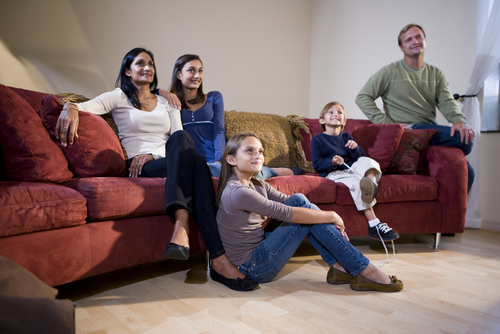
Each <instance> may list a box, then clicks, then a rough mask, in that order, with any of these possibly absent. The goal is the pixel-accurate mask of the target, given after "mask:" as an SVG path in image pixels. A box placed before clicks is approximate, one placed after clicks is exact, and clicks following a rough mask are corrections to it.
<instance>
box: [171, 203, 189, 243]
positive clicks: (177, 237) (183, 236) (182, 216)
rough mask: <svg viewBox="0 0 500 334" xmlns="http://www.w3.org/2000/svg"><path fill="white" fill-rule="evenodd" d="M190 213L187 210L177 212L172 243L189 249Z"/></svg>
mask: <svg viewBox="0 0 500 334" xmlns="http://www.w3.org/2000/svg"><path fill="white" fill-rule="evenodd" d="M188 219H189V213H188V211H187V210H186V209H178V210H177V211H175V227H174V233H173V234H172V239H171V240H170V242H173V243H174V244H177V245H180V246H184V247H187V248H189V223H188Z"/></svg>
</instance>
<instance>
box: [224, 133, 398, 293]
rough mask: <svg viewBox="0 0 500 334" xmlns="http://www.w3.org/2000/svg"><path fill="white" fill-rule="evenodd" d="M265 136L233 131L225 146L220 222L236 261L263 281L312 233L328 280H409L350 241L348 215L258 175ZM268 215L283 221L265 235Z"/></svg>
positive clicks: (370, 285)
mask: <svg viewBox="0 0 500 334" xmlns="http://www.w3.org/2000/svg"><path fill="white" fill-rule="evenodd" d="M263 153H264V152H263V148H262V144H261V142H260V140H259V139H258V138H257V136H255V135H254V134H252V133H241V134H237V135H234V136H232V137H231V138H230V139H229V141H228V143H227V145H226V148H225V150H224V154H223V161H222V170H221V176H220V179H219V186H218V189H217V200H216V205H217V206H218V209H219V210H218V212H217V224H218V227H219V233H220V236H221V239H222V243H223V245H224V249H225V250H226V254H227V256H228V257H229V259H230V261H231V262H232V263H233V264H234V265H235V266H236V267H238V269H239V270H240V271H241V272H242V273H244V274H246V275H249V276H250V277H252V278H253V279H254V280H255V281H257V282H259V283H263V282H268V281H271V280H272V279H273V278H274V277H276V276H277V275H278V273H279V272H280V270H281V269H282V268H283V267H284V266H285V264H286V263H287V262H288V260H289V259H290V258H291V257H292V255H293V254H294V253H295V250H296V249H297V248H298V247H299V245H300V243H301V242H302V241H303V240H304V238H305V237H308V238H309V240H310V242H311V244H312V245H313V246H314V247H315V248H316V249H317V250H318V252H319V254H320V255H321V257H322V258H323V260H325V262H326V263H327V264H328V266H329V267H330V269H329V271H328V274H327V282H328V283H330V284H350V286H351V289H353V290H374V291H384V292H395V291H400V290H402V289H403V282H401V281H400V280H398V279H397V278H396V277H395V276H386V275H385V274H384V273H383V272H382V271H380V270H379V269H378V268H377V267H375V266H374V265H373V264H371V263H370V262H369V260H368V259H367V258H366V257H365V256H363V254H361V252H359V251H358V250H357V249H356V248H354V247H353V246H352V245H351V244H350V243H349V238H348V237H347V234H346V233H345V230H344V222H343V221H342V218H340V216H339V215H338V214H337V213H336V212H333V211H321V210H319V208H318V207H317V206H316V205H314V204H311V203H310V202H309V201H308V200H307V198H306V197H305V196H304V195H302V194H295V195H292V196H287V195H285V194H282V193H281V192H279V191H277V190H275V189H274V188H272V187H271V186H270V185H269V184H268V183H267V182H265V181H263V180H259V179H257V178H254V177H253V176H254V175H255V174H257V173H258V172H259V171H260V170H261V168H262V163H263V162H264V156H263ZM267 216H269V217H272V218H275V219H278V220H280V221H282V222H283V223H281V224H280V225H279V226H278V227H277V228H276V229H275V230H274V231H273V232H272V233H270V234H268V236H265V234H264V230H263V228H262V223H263V222H264V220H266V218H267Z"/></svg>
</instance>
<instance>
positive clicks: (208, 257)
mask: <svg viewBox="0 0 500 334" xmlns="http://www.w3.org/2000/svg"><path fill="white" fill-rule="evenodd" d="M206 256H207V271H210V253H209V252H208V251H207V252H206Z"/></svg>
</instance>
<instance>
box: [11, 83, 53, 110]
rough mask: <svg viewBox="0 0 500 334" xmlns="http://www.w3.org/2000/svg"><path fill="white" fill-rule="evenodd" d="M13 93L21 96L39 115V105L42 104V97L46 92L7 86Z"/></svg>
mask: <svg viewBox="0 0 500 334" xmlns="http://www.w3.org/2000/svg"><path fill="white" fill-rule="evenodd" d="M9 88H10V89H11V90H12V91H13V92H14V93H16V94H18V95H19V96H20V97H22V98H23V99H24V100H25V101H26V102H27V103H28V104H29V105H30V107H31V108H33V110H34V111H35V112H36V113H37V114H38V115H40V107H41V105H42V99H43V97H44V96H46V95H47V93H41V92H35V91H32V90H28V89H22V88H16V87H9Z"/></svg>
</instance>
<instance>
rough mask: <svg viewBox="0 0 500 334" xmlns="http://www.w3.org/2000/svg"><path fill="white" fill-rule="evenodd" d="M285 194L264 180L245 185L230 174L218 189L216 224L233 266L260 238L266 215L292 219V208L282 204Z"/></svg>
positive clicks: (245, 258)
mask: <svg viewBox="0 0 500 334" xmlns="http://www.w3.org/2000/svg"><path fill="white" fill-rule="evenodd" d="M288 197H289V196H288V195H285V194H283V193H281V192H279V191H278V190H276V189H274V188H273V187H271V186H270V185H269V184H268V183H267V182H265V181H262V180H259V179H255V178H253V179H252V182H251V183H250V185H249V186H247V185H245V184H243V183H241V182H240V181H239V180H238V179H237V177H236V176H234V175H233V176H232V177H231V178H230V179H229V180H228V182H227V185H226V188H225V189H224V191H223V192H222V196H221V199H220V203H219V210H218V211H217V225H218V227H219V233H220V237H221V240H222V244H223V245H224V249H225V250H226V255H227V257H228V258H229V260H231V262H232V263H233V264H234V265H235V266H239V265H241V264H243V263H246V262H248V261H249V260H250V257H251V256H252V253H253V251H254V250H255V248H257V246H258V245H259V244H260V243H261V242H262V240H264V230H263V229H262V223H263V222H264V221H265V220H266V219H267V217H272V218H275V219H278V220H281V221H290V220H291V219H292V207H290V206H287V205H285V204H282V203H283V202H284V201H285V200H286V199H287V198H288Z"/></svg>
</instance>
